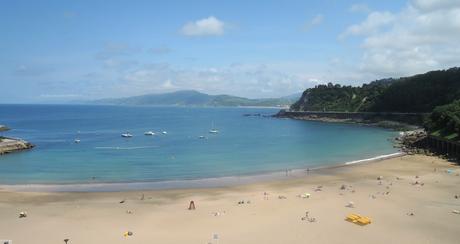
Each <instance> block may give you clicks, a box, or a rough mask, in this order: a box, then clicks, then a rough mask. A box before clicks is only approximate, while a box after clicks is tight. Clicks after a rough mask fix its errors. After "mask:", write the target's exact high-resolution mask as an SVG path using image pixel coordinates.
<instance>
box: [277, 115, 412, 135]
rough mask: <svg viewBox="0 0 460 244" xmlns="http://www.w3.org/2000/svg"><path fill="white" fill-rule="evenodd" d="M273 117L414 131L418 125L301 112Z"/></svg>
mask: <svg viewBox="0 0 460 244" xmlns="http://www.w3.org/2000/svg"><path fill="white" fill-rule="evenodd" d="M273 117H275V118H289V119H296V120H306V121H317V122H326V123H347V124H359V125H366V126H376V127H381V128H385V129H392V130H397V131H414V130H419V129H420V126H417V125H413V124H408V123H403V122H398V121H393V120H381V119H356V118H334V117H328V116H319V115H316V114H311V115H309V114H303V115H298V116H296V115H292V114H288V113H285V112H283V111H280V112H279V113H277V114H275V115H273Z"/></svg>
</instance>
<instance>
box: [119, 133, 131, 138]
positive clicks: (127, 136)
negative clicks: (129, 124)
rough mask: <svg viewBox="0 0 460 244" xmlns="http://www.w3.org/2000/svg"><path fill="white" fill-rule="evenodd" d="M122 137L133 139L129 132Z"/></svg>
mask: <svg viewBox="0 0 460 244" xmlns="http://www.w3.org/2000/svg"><path fill="white" fill-rule="evenodd" d="M121 137H125V138H129V137H133V135H131V134H130V133H129V132H126V133H123V134H121Z"/></svg>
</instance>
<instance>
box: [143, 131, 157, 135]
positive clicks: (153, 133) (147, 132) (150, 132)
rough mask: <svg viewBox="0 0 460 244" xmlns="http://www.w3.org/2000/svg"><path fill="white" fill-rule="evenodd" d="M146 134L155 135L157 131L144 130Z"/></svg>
mask: <svg viewBox="0 0 460 244" xmlns="http://www.w3.org/2000/svg"><path fill="white" fill-rule="evenodd" d="M144 135H146V136H154V135H155V132H153V131H146V132H144Z"/></svg>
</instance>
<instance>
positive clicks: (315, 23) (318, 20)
mask: <svg viewBox="0 0 460 244" xmlns="http://www.w3.org/2000/svg"><path fill="white" fill-rule="evenodd" d="M323 21H324V16H323V15H322V14H317V15H315V17H313V18H312V19H311V20H309V21H308V22H307V23H306V24H305V26H304V27H303V30H304V31H309V30H311V29H312V28H314V27H316V26H318V25H320V24H321V23H323Z"/></svg>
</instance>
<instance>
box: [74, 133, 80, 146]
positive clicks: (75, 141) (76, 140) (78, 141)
mask: <svg viewBox="0 0 460 244" xmlns="http://www.w3.org/2000/svg"><path fill="white" fill-rule="evenodd" d="M77 134H78V135H80V131H78V132H77ZM73 142H74V143H80V139H79V138H78V136H77V138H75V140H73Z"/></svg>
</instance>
